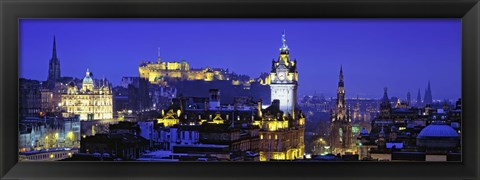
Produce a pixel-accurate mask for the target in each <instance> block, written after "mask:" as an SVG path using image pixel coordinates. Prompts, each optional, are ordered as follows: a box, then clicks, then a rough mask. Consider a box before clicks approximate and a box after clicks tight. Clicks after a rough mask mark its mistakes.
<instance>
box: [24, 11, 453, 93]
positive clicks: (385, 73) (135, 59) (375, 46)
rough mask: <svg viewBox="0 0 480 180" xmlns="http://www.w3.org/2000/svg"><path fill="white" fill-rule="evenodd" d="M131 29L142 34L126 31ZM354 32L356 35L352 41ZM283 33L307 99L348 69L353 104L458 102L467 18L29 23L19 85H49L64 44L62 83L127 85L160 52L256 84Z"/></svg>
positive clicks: (167, 58) (328, 90)
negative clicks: (51, 64) (88, 76)
mask: <svg viewBox="0 0 480 180" xmlns="http://www.w3.org/2000/svg"><path fill="white" fill-rule="evenodd" d="M129 24H130V25H135V28H136V30H135V31H128V30H132V29H130V27H133V26H128V25H129ZM172 25H173V26H172ZM225 25H227V26H225ZM119 27H123V28H125V29H122V30H120V29H117V28H119ZM126 27H128V28H126ZM188 27H190V28H188ZM192 27H194V28H192ZM282 27H283V28H282ZM148 28H151V29H148ZM162 28H168V29H162ZM237 28H239V29H237ZM312 28H313V29H312ZM322 28H323V29H322ZM352 28H353V29H357V30H358V31H353V32H350V31H349V32H347V31H348V30H349V29H352ZM412 28H414V29H412ZM147 29H148V30H147ZM159 29H161V30H162V31H159ZM179 30H180V31H181V32H180V33H177V34H174V33H172V31H179ZM315 30H319V32H318V33H316V32H314V31H315ZM322 30H323V33H322ZM432 30H435V31H432ZM282 31H286V34H287V39H288V40H287V41H288V44H289V47H290V49H291V58H293V59H297V61H298V69H299V72H300V73H299V77H300V78H299V83H300V84H301V86H299V95H312V94H314V92H317V94H318V95H320V94H324V95H325V96H327V97H333V96H334V94H335V88H336V81H337V78H338V70H339V68H340V66H343V69H344V74H345V83H346V86H345V89H346V96H347V98H355V97H357V95H358V96H359V97H367V98H380V97H381V95H382V94H383V93H382V92H383V87H385V86H386V87H388V88H389V94H391V96H396V97H400V98H402V99H405V98H406V94H407V92H410V94H411V95H412V99H415V98H416V94H417V91H418V89H420V92H421V94H422V99H423V96H424V93H425V89H426V88H427V83H428V81H430V82H431V86H432V92H433V98H434V99H444V98H448V99H450V100H456V99H457V98H459V97H460V87H461V84H460V78H461V74H460V71H461V69H460V65H461V61H460V35H461V34H460V20H459V19H442V20H432V19H423V20H392V19H390V20H365V19H364V20H352V19H350V20H348V19H347V20H332V19H326V20H295V21H294V20H265V19H263V20H243V19H242V20H188V19H181V20H171V19H169V20H140V21H139V20H135V21H130V20H21V23H20V77H25V78H29V79H37V80H45V79H46V77H47V73H48V72H47V71H45V70H44V68H41V67H47V66H48V61H49V59H50V58H51V55H52V52H51V51H52V45H53V36H56V41H57V53H58V58H59V60H60V62H61V69H62V76H73V77H77V78H82V77H83V74H84V72H85V69H86V68H90V70H91V71H92V72H93V73H94V74H96V76H97V78H100V77H103V76H105V77H107V78H108V79H109V80H110V81H111V82H113V83H114V85H119V81H120V79H121V77H123V76H138V70H137V67H138V65H139V64H140V62H141V61H142V60H145V61H155V60H156V56H157V52H156V51H157V48H158V47H159V48H161V58H162V61H168V62H171V61H181V60H186V61H188V62H189V63H190V64H191V67H192V68H200V67H207V66H209V67H217V68H225V69H227V68H228V69H229V70H230V71H233V72H236V73H237V74H247V75H249V76H250V77H251V78H257V77H258V76H259V75H260V73H262V72H268V70H269V64H270V62H271V60H272V59H276V58H277V57H276V55H277V54H278V48H279V47H280V45H281V41H280V38H279V34H281V33H282ZM139 33H140V34H141V35H138V34H139ZM173 34H174V35H173ZM178 34H181V36H180V35H178ZM397 36H398V37H397ZM113 37H116V38H113ZM415 38H417V39H415ZM107 39H108V41H106V40H107ZM367 40H368V41H367ZM317 47H321V48H317ZM345 52H347V53H345ZM225 59H227V60H226V61H223V60H225ZM329 59H334V61H330V60H329ZM111 64H118V65H119V66H118V67H119V68H107V67H109V65H111ZM120 67H126V68H120ZM388 67H393V68H388ZM412 71H413V72H412ZM440 90H443V91H440Z"/></svg>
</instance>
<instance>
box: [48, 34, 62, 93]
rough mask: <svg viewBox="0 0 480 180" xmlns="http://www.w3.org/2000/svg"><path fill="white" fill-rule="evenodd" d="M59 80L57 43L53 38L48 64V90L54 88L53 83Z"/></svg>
mask: <svg viewBox="0 0 480 180" xmlns="http://www.w3.org/2000/svg"><path fill="white" fill-rule="evenodd" d="M59 80H60V60H58V58H57V43H56V40H55V36H53V49H52V58H51V59H50V62H49V64H48V78H47V83H48V86H49V87H50V88H53V87H54V86H55V82H57V81H59Z"/></svg>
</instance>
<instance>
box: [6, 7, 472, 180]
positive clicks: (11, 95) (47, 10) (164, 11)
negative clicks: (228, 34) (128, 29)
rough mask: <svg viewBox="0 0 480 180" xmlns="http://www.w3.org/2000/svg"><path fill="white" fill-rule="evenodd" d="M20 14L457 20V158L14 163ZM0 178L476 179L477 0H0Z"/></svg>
mask: <svg viewBox="0 0 480 180" xmlns="http://www.w3.org/2000/svg"><path fill="white" fill-rule="evenodd" d="M20 18H462V100H463V101H462V104H463V108H462V119H463V125H462V126H463V130H462V134H464V136H463V137H462V149H463V152H462V162H415V163H412V162H410V163H403V162H398V163H397V162H392V163H381V162H326V163H318V162H317V163H315V162H312V163H310V162H301V163H295V162H267V163H256V162H253V163H252V162H242V163H195V162H185V163H158V162H53V163H52V162H21V163H18V162H17V160H18V148H17V143H18V132H17V129H18V118H17V114H18V25H19V19H20ZM0 19H1V21H0V23H1V24H0V27H1V32H0V33H1V37H0V42H1V48H0V54H1V61H0V68H1V70H0V73H1V75H0V76H1V78H0V151H1V152H0V161H1V162H0V177H1V179H85V178H98V179H100V178H102V179H103V178H112V179H147V178H154V179H163V178H165V179H172V178H176V179H216V178H220V179H260V178H261V179H300V178H302V179H362V178H363V179H387V178H388V179H479V178H480V174H479V169H480V167H479V163H480V159H479V158H480V156H479V154H480V143H479V142H480V140H479V134H480V133H479V130H480V126H479V122H478V121H479V120H480V118H479V117H480V116H479V115H480V107H479V102H480V96H479V95H480V89H479V86H480V85H479V82H480V79H479V69H480V3H479V1H478V0H336V1H333V0H300V1H294V0H258V1H254V0H224V1H220V0H198V1H193V0H177V1H173V0H163V1H150V0H143V1H134V0H124V1H120V0H113V1H106V0H100V1H94V0H85V1H78V0H66V1H60V0H39V1H31V0H1V1H0Z"/></svg>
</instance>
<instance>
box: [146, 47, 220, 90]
mask: <svg viewBox="0 0 480 180" xmlns="http://www.w3.org/2000/svg"><path fill="white" fill-rule="evenodd" d="M138 71H139V73H140V77H141V78H146V79H148V81H149V82H150V83H152V84H160V85H166V84H167V81H168V80H202V81H214V80H228V79H229V78H228V77H227V76H228V75H227V74H228V70H224V69H219V68H209V67H207V68H200V69H193V68H190V65H189V64H188V62H187V61H185V60H183V61H181V62H176V61H174V62H162V61H161V59H160V49H159V50H158V57H157V62H143V63H142V64H141V65H140V67H139V68H138Z"/></svg>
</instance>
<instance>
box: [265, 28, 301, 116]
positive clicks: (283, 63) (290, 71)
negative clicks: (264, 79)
mask: <svg viewBox="0 0 480 180" xmlns="http://www.w3.org/2000/svg"><path fill="white" fill-rule="evenodd" d="M289 51H290V49H289V48H288V45H287V39H286V35H285V32H283V34H282V46H281V47H280V57H279V58H278V60H277V61H273V62H272V71H271V73H270V79H271V80H272V82H271V83H270V90H271V99H272V101H273V100H279V101H280V110H281V111H283V113H285V114H290V115H292V116H294V111H295V105H296V103H297V85H298V72H297V62H296V60H293V61H291V60H290V55H289Z"/></svg>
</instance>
